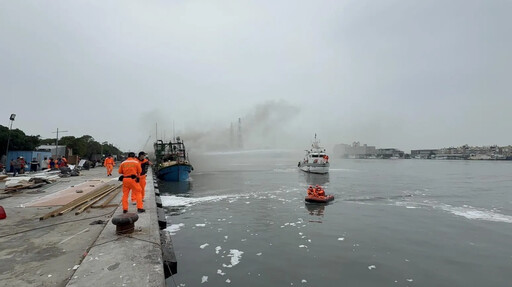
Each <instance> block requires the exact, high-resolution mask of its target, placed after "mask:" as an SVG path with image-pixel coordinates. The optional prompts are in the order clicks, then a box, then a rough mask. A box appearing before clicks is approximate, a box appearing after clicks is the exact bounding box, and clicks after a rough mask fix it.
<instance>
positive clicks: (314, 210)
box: [305, 203, 325, 222]
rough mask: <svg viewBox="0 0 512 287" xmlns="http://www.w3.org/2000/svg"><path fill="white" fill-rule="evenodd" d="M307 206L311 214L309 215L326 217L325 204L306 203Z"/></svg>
mask: <svg viewBox="0 0 512 287" xmlns="http://www.w3.org/2000/svg"><path fill="white" fill-rule="evenodd" d="M305 205H306V210H307V211H308V212H309V215H315V216H320V217H323V216H324V212H325V204H318V203H306V204H305ZM320 222H321V221H320Z"/></svg>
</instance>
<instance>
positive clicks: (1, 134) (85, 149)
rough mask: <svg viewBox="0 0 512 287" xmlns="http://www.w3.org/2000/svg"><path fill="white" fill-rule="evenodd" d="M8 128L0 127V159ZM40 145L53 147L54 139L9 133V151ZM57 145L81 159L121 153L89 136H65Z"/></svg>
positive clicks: (15, 131)
mask: <svg viewBox="0 0 512 287" xmlns="http://www.w3.org/2000/svg"><path fill="white" fill-rule="evenodd" d="M8 137H9V128H8V127H5V126H2V125H0V157H1V156H2V155H5V151H6V149H7V139H8ZM40 145H55V139H54V138H53V139H41V136H39V135H36V136H33V135H26V134H25V133H24V132H23V131H22V130H20V129H13V130H11V131H10V141H9V150H12V151H16V150H26V151H29V150H35V148H36V147H38V146H40ZM59 145H65V146H67V147H68V148H70V149H72V150H73V154H74V155H78V156H80V157H81V158H86V159H91V158H92V156H93V155H96V154H112V155H122V154H123V152H122V151H121V150H119V149H118V148H117V147H116V146H114V145H113V144H110V143H107V142H102V143H99V142H97V141H96V140H94V138H93V137H92V136H90V135H83V136H81V137H78V138H77V137H74V136H65V137H62V138H60V139H59Z"/></svg>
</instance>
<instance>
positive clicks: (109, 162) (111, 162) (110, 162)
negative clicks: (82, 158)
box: [103, 154, 116, 176]
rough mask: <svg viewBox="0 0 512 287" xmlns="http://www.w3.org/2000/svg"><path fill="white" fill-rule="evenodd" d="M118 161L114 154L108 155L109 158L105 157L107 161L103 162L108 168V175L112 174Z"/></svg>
mask: <svg viewBox="0 0 512 287" xmlns="http://www.w3.org/2000/svg"><path fill="white" fill-rule="evenodd" d="M115 164H116V163H115V162H114V159H113V158H112V155H110V154H109V155H108V156H107V158H105V161H104V162H103V166H105V167H106V168H107V176H112V170H113V169H114V165H115Z"/></svg>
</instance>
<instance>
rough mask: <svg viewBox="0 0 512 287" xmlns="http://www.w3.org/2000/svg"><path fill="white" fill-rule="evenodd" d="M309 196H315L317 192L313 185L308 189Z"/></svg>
mask: <svg viewBox="0 0 512 287" xmlns="http://www.w3.org/2000/svg"><path fill="white" fill-rule="evenodd" d="M308 196H315V190H314V189H313V186H311V185H310V186H309V187H308Z"/></svg>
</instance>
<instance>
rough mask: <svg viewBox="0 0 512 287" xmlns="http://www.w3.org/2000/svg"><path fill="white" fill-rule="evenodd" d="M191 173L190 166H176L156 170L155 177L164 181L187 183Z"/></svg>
mask: <svg viewBox="0 0 512 287" xmlns="http://www.w3.org/2000/svg"><path fill="white" fill-rule="evenodd" d="M191 171H192V166H190V165H186V164H177V165H172V166H166V167H162V168H161V169H159V170H158V174H157V177H158V179H160V180H164V181H187V180H188V178H189V174H190V172H191Z"/></svg>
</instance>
